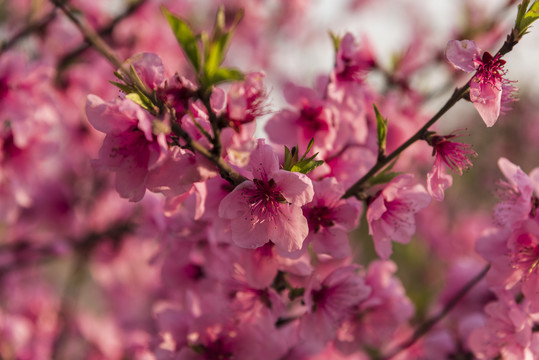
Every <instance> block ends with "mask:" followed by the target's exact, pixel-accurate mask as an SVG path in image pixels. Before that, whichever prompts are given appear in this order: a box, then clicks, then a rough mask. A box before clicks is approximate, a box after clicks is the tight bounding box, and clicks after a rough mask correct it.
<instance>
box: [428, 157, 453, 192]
mask: <svg viewBox="0 0 539 360" xmlns="http://www.w3.org/2000/svg"><path fill="white" fill-rule="evenodd" d="M452 184H453V177H452V176H451V175H449V174H447V172H446V170H445V167H444V166H443V165H441V164H436V162H435V164H434V165H433V166H432V169H431V171H430V172H429V173H428V174H427V191H428V192H429V194H430V196H431V197H432V198H433V199H434V200H437V201H443V200H444V191H445V189H447V188H449V187H450V186H451V185H452Z"/></svg>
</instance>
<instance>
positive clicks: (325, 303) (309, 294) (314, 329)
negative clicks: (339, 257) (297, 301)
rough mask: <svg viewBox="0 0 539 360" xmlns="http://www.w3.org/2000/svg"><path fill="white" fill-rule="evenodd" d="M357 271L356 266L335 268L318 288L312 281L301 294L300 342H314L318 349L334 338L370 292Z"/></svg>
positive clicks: (314, 281) (314, 280)
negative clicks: (305, 308)
mask: <svg viewBox="0 0 539 360" xmlns="http://www.w3.org/2000/svg"><path fill="white" fill-rule="evenodd" d="M357 271H358V266H357V265H348V266H342V267H339V268H337V269H336V270H334V271H333V272H332V273H330V274H329V275H328V276H327V277H326V278H325V279H324V281H322V282H321V283H319V284H316V279H315V278H313V280H312V282H311V284H310V285H309V288H308V289H307V290H306V291H305V297H304V299H305V300H304V301H305V305H306V306H307V308H308V310H307V313H306V314H305V315H303V317H302V318H301V320H300V337H301V338H302V339H305V341H308V342H315V343H316V344H317V345H318V347H319V349H321V348H322V347H323V346H324V345H325V343H326V342H327V341H329V340H330V339H331V338H333V337H334V336H335V335H336V332H337V328H338V327H339V324H340V322H341V321H342V320H344V319H345V318H348V317H351V316H352V314H353V313H354V310H355V309H356V307H357V306H358V305H359V304H360V303H361V301H363V300H364V299H365V298H367V297H368V296H369V294H370V293H371V289H370V288H369V286H367V285H366V284H365V280H364V279H363V278H362V277H361V276H360V275H358V274H357ZM313 346H316V345H314V344H313Z"/></svg>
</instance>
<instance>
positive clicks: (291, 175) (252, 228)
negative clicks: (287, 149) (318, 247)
mask: <svg viewBox="0 0 539 360" xmlns="http://www.w3.org/2000/svg"><path fill="white" fill-rule="evenodd" d="M249 167H250V168H251V172H252V174H253V180H252V181H251V180H247V181H244V182H243V183H241V184H240V185H238V186H237V187H236V188H235V189H234V190H233V191H232V192H231V193H230V194H228V195H227V196H226V197H225V198H224V199H223V200H222V201H221V204H220V205H219V216H220V217H222V218H225V219H230V227H231V233H232V240H233V241H234V242H235V243H236V244H237V245H238V246H241V247H244V248H257V247H260V246H262V245H264V244H266V243H267V242H268V241H272V242H273V243H274V244H275V245H276V247H277V249H279V250H283V251H284V252H293V251H297V250H300V249H301V247H302V245H303V241H304V240H305V238H306V237H307V234H308V233H309V225H308V223H307V219H306V218H305V216H303V212H302V210H301V206H303V205H305V204H306V203H308V202H310V201H311V200H312V199H313V195H314V191H313V185H312V183H311V180H310V179H309V178H308V177H307V176H306V175H304V174H300V173H297V172H289V171H285V170H281V169H280V168H279V160H278V158H277V155H276V154H275V153H274V152H273V149H272V148H271V146H269V145H266V144H265V143H264V140H259V142H258V147H257V148H256V149H255V150H254V151H253V153H252V154H251V158H250V160H249Z"/></svg>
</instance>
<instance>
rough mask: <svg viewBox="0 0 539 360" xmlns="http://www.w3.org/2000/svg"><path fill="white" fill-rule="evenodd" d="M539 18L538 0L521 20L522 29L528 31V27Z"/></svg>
mask: <svg viewBox="0 0 539 360" xmlns="http://www.w3.org/2000/svg"><path fill="white" fill-rule="evenodd" d="M538 18H539V1H538V0H536V1H535V2H534V3H533V4H532V6H531V7H530V9H529V10H528V11H527V12H526V14H524V17H523V18H522V22H521V28H522V30H524V31H526V30H527V29H528V27H529V26H530V25H531V24H532V23H533V22H534V21H535V20H537V19H538Z"/></svg>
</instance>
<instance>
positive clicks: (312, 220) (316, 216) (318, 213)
mask: <svg viewBox="0 0 539 360" xmlns="http://www.w3.org/2000/svg"><path fill="white" fill-rule="evenodd" d="M306 212H307V214H306V216H305V217H306V218H307V221H308V222H309V228H310V229H312V230H314V232H315V233H317V232H318V231H319V230H320V228H321V227H323V228H327V227H330V226H333V225H335V223H334V222H333V220H334V219H333V212H332V211H331V209H330V208H328V207H327V206H315V207H313V208H310V209H306Z"/></svg>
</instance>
